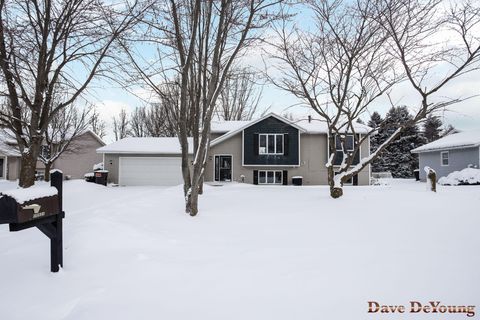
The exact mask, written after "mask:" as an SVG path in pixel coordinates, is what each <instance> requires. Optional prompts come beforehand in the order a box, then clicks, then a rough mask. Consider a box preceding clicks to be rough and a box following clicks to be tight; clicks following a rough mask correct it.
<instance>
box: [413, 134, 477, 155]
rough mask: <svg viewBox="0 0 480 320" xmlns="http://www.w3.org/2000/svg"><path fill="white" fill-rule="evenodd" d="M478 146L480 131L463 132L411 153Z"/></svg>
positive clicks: (428, 144)
mask: <svg viewBox="0 0 480 320" xmlns="http://www.w3.org/2000/svg"><path fill="white" fill-rule="evenodd" d="M478 146H480V130H473V131H464V132H459V133H454V134H450V135H448V136H445V137H443V138H440V139H438V140H435V141H433V142H430V143H427V144H426V145H423V146H421V147H418V148H415V149H413V150H412V151H411V152H413V153H422V152H431V151H441V150H449V149H465V148H473V147H478Z"/></svg>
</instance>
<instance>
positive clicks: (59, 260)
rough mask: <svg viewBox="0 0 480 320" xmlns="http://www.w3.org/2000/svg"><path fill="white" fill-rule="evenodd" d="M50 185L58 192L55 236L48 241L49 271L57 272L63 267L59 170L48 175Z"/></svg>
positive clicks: (61, 186)
mask: <svg viewBox="0 0 480 320" xmlns="http://www.w3.org/2000/svg"><path fill="white" fill-rule="evenodd" d="M50 185H51V186H52V187H55V188H56V189H57V191H58V210H59V213H58V214H57V216H56V219H55V222H53V227H54V229H55V236H54V237H52V238H51V239H50V259H51V271H52V272H58V270H59V269H60V268H59V266H61V267H63V216H64V212H63V174H62V172H61V171H59V170H55V171H53V172H52V173H50Z"/></svg>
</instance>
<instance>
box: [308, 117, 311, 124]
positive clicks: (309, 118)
mask: <svg viewBox="0 0 480 320" xmlns="http://www.w3.org/2000/svg"><path fill="white" fill-rule="evenodd" d="M311 122H312V116H311V115H308V123H311Z"/></svg>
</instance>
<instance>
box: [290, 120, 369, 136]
mask: <svg viewBox="0 0 480 320" xmlns="http://www.w3.org/2000/svg"><path fill="white" fill-rule="evenodd" d="M295 123H296V124H297V125H299V126H300V127H302V128H303V129H304V131H305V132H306V133H310V134H315V133H316V134H318V133H325V134H327V133H328V126H327V123H326V122H325V121H322V120H319V119H315V118H313V119H311V121H309V120H308V119H302V120H298V121H295ZM353 128H354V129H355V133H360V134H367V133H369V132H371V131H372V128H370V127H369V126H367V125H364V124H361V123H353Z"/></svg>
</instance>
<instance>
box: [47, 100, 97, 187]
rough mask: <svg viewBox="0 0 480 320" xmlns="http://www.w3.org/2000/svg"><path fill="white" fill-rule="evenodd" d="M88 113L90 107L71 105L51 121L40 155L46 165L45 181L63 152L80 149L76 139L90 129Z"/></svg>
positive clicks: (73, 151)
mask: <svg viewBox="0 0 480 320" xmlns="http://www.w3.org/2000/svg"><path fill="white" fill-rule="evenodd" d="M88 114H89V110H88V109H83V110H79V109H78V108H77V107H76V106H75V105H69V106H67V107H65V108H62V109H61V110H59V111H58V112H57V113H55V115H54V116H53V118H52V119H51V121H50V122H49V124H48V127H47V130H45V135H44V139H43V142H42V147H41V152H40V154H39V157H38V159H39V160H40V161H41V162H42V163H43V164H44V165H45V176H44V177H45V181H49V180H50V169H51V168H52V166H53V165H54V163H55V161H56V160H57V159H58V158H59V157H60V156H61V155H62V154H65V153H75V152H78V151H79V145H78V143H77V141H76V139H77V138H78V136H79V135H81V134H83V133H85V132H86V130H87V129H88V124H89V123H88Z"/></svg>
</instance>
